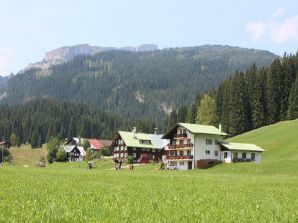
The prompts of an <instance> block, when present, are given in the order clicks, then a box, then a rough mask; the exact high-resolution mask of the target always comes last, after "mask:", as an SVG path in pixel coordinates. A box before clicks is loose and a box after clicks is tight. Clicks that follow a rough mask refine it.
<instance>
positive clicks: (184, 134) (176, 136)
mask: <svg viewBox="0 0 298 223" xmlns="http://www.w3.org/2000/svg"><path fill="white" fill-rule="evenodd" d="M174 138H187V134H186V133H180V134H174Z"/></svg>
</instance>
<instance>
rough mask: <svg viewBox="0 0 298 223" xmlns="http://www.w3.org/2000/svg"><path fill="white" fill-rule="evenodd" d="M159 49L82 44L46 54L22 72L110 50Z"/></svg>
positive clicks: (46, 67) (153, 47) (144, 50)
mask: <svg viewBox="0 0 298 223" xmlns="http://www.w3.org/2000/svg"><path fill="white" fill-rule="evenodd" d="M157 49H158V47H157V45H154V44H143V45H140V46H136V47H132V46H128V47H122V48H117V47H100V46H89V45H88V44H81V45H76V46H65V47H61V48H58V49H55V50H52V51H50V52H48V53H46V55H45V57H44V58H43V60H42V61H40V62H36V63H31V64H29V65H28V66H27V67H25V68H24V69H23V70H21V71H20V72H21V73H24V72H25V71H27V70H29V69H32V68H36V69H41V70H45V69H49V68H50V67H52V66H54V65H57V64H61V63H65V62H67V61H70V60H72V59H73V58H75V57H76V56H79V55H94V54H97V53H100V52H104V51H110V50H120V51H131V52H147V51H154V50H157Z"/></svg>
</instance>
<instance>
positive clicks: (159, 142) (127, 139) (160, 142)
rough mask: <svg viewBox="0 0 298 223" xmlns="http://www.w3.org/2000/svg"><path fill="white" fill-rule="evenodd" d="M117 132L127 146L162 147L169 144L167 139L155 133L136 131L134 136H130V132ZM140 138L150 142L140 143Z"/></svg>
mask: <svg viewBox="0 0 298 223" xmlns="http://www.w3.org/2000/svg"><path fill="white" fill-rule="evenodd" d="M118 134H119V135H120V137H121V138H122V140H123V141H124V143H125V145H126V146H128V147H136V148H151V149H163V148H164V147H165V146H166V145H168V144H169V141H168V140H167V139H162V135H157V134H146V133H136V138H133V137H132V132H125V131H119V132H118ZM141 140H149V141H150V142H151V144H142V143H141V142H140V141H141Z"/></svg>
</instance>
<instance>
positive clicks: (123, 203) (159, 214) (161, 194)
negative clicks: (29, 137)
mask: <svg viewBox="0 0 298 223" xmlns="http://www.w3.org/2000/svg"><path fill="white" fill-rule="evenodd" d="M297 134H298V120H295V121H292V122H283V123H278V124H276V125H272V126H268V127H265V128H261V129H258V130H256V131H252V132H250V133H247V134H244V135H241V136H238V137H235V138H234V139H231V141H238V142H241V141H243V142H251V143H256V144H257V145H259V146H262V147H264V148H265V149H266V150H267V151H266V152H265V153H264V154H263V162H262V163H261V164H253V163H237V164H221V165H218V166H216V167H214V168H211V169H208V170H195V171H160V170H158V165H156V164H148V165H143V166H137V167H136V168H135V170H133V171H130V170H128V169H123V170H121V171H115V170H114V169H113V164H112V163H111V162H110V161H100V162H98V163H96V164H95V168H94V169H92V170H87V168H86V164H85V163H55V164H51V165H48V166H47V167H46V168H36V167H33V166H32V167H31V166H29V168H24V167H23V166H21V165H14V166H8V165H6V166H4V167H0V177H1V181H0V222H117V221H119V222H298V214H297V213H298V212H297V210H298V174H297V170H298V169H297V168H298V166H297V163H298V162H297V152H298V151H297V146H295V140H296V138H297Z"/></svg>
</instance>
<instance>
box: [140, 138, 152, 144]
mask: <svg viewBox="0 0 298 223" xmlns="http://www.w3.org/2000/svg"><path fill="white" fill-rule="evenodd" d="M140 143H141V144H146V145H150V144H152V143H151V140H144V139H141V140H140Z"/></svg>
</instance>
